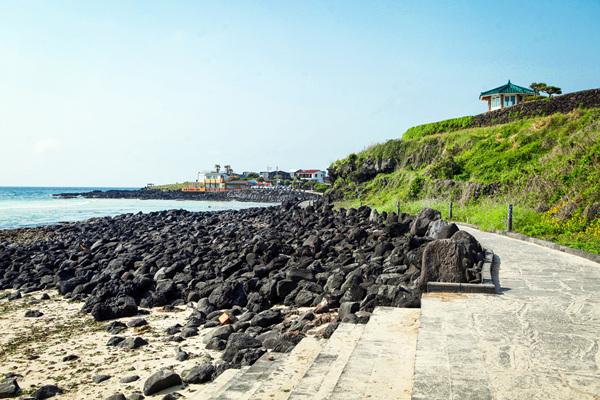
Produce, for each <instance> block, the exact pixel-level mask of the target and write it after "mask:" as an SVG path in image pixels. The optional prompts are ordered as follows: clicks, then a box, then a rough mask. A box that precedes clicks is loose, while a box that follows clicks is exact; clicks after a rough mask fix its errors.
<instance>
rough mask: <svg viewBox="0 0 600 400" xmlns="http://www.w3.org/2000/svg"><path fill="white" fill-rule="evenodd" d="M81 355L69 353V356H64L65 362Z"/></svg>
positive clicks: (76, 358)
mask: <svg viewBox="0 0 600 400" xmlns="http://www.w3.org/2000/svg"><path fill="white" fill-rule="evenodd" d="M78 359H79V356H76V355H75V354H69V355H68V356H64V357H63V359H62V360H63V362H67V361H74V360H78Z"/></svg>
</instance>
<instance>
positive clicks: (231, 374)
mask: <svg viewBox="0 0 600 400" xmlns="http://www.w3.org/2000/svg"><path fill="white" fill-rule="evenodd" d="M247 369H248V367H244V368H242V369H233V368H232V369H228V370H225V371H223V373H222V374H221V375H219V376H218V377H217V379H215V380H214V381H212V382H209V383H205V384H203V385H200V386H198V388H199V389H197V390H196V391H194V393H193V394H192V395H191V396H189V398H190V400H205V399H207V398H209V397H211V396H214V395H216V394H217V393H220V392H221V391H222V390H223V388H224V387H225V386H226V385H228V384H229V383H230V382H231V381H232V380H233V379H235V378H236V376H237V375H239V374H242V373H244V372H245V371H246V370H247ZM194 386H196V385H194Z"/></svg>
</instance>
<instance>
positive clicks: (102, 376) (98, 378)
mask: <svg viewBox="0 0 600 400" xmlns="http://www.w3.org/2000/svg"><path fill="white" fill-rule="evenodd" d="M109 379H110V375H105V374H100V375H95V376H94V377H92V381H93V382H94V383H101V382H104V381H107V380H109Z"/></svg>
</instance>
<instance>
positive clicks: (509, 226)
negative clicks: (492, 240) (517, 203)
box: [506, 204, 513, 232]
mask: <svg viewBox="0 0 600 400" xmlns="http://www.w3.org/2000/svg"><path fill="white" fill-rule="evenodd" d="M512 220H513V206H512V204H509V205H508V219H507V221H506V230H507V231H509V232H510V231H512V222H513V221H512Z"/></svg>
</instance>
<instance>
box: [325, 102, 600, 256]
mask: <svg viewBox="0 0 600 400" xmlns="http://www.w3.org/2000/svg"><path fill="white" fill-rule="evenodd" d="M458 120H459V121H460V119H458ZM431 125H432V124H428V125H427V129H425V130H419V129H415V128H412V131H411V130H409V132H410V133H412V134H409V135H407V136H405V137H404V138H403V139H401V140H391V141H388V142H387V143H384V144H380V145H376V146H373V147H371V148H369V149H367V150H365V151H363V152H361V153H359V154H356V155H351V156H349V157H348V158H346V159H343V160H339V161H337V162H335V163H334V164H333V165H332V167H331V168H332V170H333V171H334V172H335V173H337V174H338V175H340V177H339V178H338V179H336V181H335V183H334V188H335V190H336V191H337V193H338V194H343V197H344V199H345V200H343V201H341V202H340V205H341V206H355V205H358V204H360V203H363V204H369V205H372V206H374V207H376V208H378V209H381V210H388V211H389V210H395V209H396V202H400V208H401V210H402V211H410V212H414V211H417V210H418V209H419V208H421V207H423V206H425V205H427V206H433V207H435V208H438V209H440V210H443V211H444V212H447V208H448V201H450V200H452V201H453V202H454V219H455V220H458V221H464V222H469V223H473V224H476V225H479V226H480V227H482V228H483V229H488V230H492V229H498V230H499V229H504V228H505V221H506V207H507V204H509V203H512V204H514V205H515V208H514V229H515V230H516V231H518V232H521V233H524V234H527V235H531V236H536V237H540V238H544V239H548V240H553V241H556V242H558V243H561V244H565V245H568V246H571V247H575V248H580V249H584V250H587V251H590V252H594V253H598V254H600V218H598V215H597V214H594V212H593V211H594V210H597V211H598V210H599V207H600V109H598V108H596V109H586V110H577V111H573V112H571V113H568V114H554V115H551V116H547V117H537V118H527V119H523V120H519V121H516V122H512V123H508V124H504V125H497V126H492V127H485V128H471V129H457V130H455V129H456V128H457V127H455V126H452V127H451V129H450V131H449V132H441V131H440V129H437V127H435V126H433V127H432V126H431ZM455 125H456V124H455ZM387 158H393V159H395V160H396V162H397V164H398V167H397V168H396V169H395V170H394V171H393V172H390V173H385V174H384V173H380V174H378V175H377V176H375V177H374V178H372V179H369V180H366V181H364V182H361V180H362V179H361V177H360V174H359V173H358V172H357V171H358V166H360V165H361V164H364V163H365V161H368V162H372V161H377V160H384V159H387ZM486 188H493V189H495V190H494V191H493V193H492V194H488V195H485V194H481V193H482V192H483V191H484V190H485V189H486ZM477 190H479V192H480V193H479V194H477V193H476V192H477Z"/></svg>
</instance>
